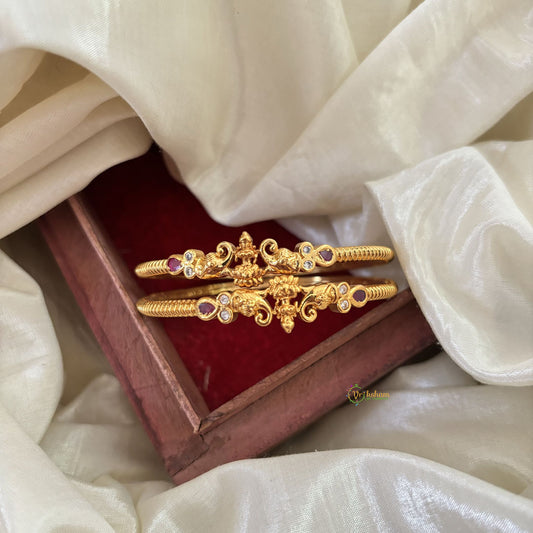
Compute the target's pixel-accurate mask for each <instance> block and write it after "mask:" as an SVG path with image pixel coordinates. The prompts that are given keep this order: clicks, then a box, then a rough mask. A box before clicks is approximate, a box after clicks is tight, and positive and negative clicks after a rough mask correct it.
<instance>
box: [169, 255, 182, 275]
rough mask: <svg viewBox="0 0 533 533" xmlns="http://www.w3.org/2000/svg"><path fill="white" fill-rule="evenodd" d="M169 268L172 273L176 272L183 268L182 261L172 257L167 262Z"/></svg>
mask: <svg viewBox="0 0 533 533" xmlns="http://www.w3.org/2000/svg"><path fill="white" fill-rule="evenodd" d="M167 266H168V268H169V269H170V270H171V272H176V270H179V269H180V268H181V261H180V260H179V259H176V258H175V257H171V258H170V259H169V260H168V262H167Z"/></svg>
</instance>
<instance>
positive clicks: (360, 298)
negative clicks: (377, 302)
mask: <svg viewBox="0 0 533 533" xmlns="http://www.w3.org/2000/svg"><path fill="white" fill-rule="evenodd" d="M365 298H366V292H365V291H364V290H363V289H358V290H356V291H355V292H354V293H353V299H354V300H355V301H356V302H364V301H365Z"/></svg>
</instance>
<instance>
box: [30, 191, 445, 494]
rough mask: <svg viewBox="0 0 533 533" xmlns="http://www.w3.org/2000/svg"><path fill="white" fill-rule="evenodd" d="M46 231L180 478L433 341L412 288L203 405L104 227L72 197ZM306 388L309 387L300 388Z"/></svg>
mask: <svg viewBox="0 0 533 533" xmlns="http://www.w3.org/2000/svg"><path fill="white" fill-rule="evenodd" d="M40 226H41V229H42V231H43V233H44V236H45V238H46V240H47V242H48V244H49V246H50V247H51V249H52V252H53V254H54V256H55V257H56V260H57V262H58V264H59V266H60V268H61V270H62V271H63V274H64V275H65V278H66V280H67V282H68V284H69V286H70V288H71V289H72V291H73V293H74V296H75V297H76V299H77V301H78V303H79V304H80V306H81V308H82V310H83V312H84V314H85V316H86V318H87V320H88V322H89V325H90V326H91V328H92V330H93V331H94V333H95V335H96V337H97V339H98V341H99V342H100V344H101V346H102V348H103V350H104V352H105V354H106V356H107V357H108V359H109V361H110V363H111V365H112V367H113V369H114V371H115V373H116V375H117V377H118V379H119V380H120V382H121V383H122V386H123V387H124V389H125V391H126V393H127V395H128V397H129V399H130V401H131V403H132V404H133V406H134V408H135V410H136V412H137V414H138V416H139V417H140V419H141V421H142V423H143V425H144V427H145V428H146V431H147V432H148V435H149V437H150V439H151V440H152V442H153V444H154V446H155V448H156V449H157V451H158V452H159V454H160V455H161V457H162V458H163V460H164V463H165V466H166V469H167V471H168V472H169V474H170V476H171V477H172V478H173V479H174V481H175V482H176V483H177V484H179V483H182V482H184V481H187V480H189V479H192V478H194V477H196V476H197V475H199V474H201V473H203V472H205V471H207V470H209V469H211V468H213V467H215V466H218V465H220V464H223V463H227V462H229V461H233V460H237V459H244V458H250V457H256V456H258V455H260V454H262V453H264V452H266V451H267V450H269V449H271V448H273V447H274V446H276V445H277V444H279V443H280V442H282V441H283V440H284V439H286V438H287V437H289V436H291V435H292V434H294V433H295V432H297V431H299V430H301V429H303V428H304V427H305V426H307V425H309V424H310V423H311V422H313V421H315V420H316V419H318V418H319V417H320V416H322V415H323V414H325V413H326V412H328V411H329V410H331V409H333V408H334V407H336V406H338V405H340V404H341V403H343V402H344V401H346V397H345V392H346V390H345V389H346V386H347V384H349V383H352V382H353V383H355V382H357V383H358V384H359V385H360V386H361V387H367V386H368V385H370V384H371V383H373V382H375V381H376V380H377V379H379V378H381V377H382V376H384V375H385V374H387V373H388V372H390V371H391V370H392V369H394V368H395V367H397V366H399V365H401V364H402V363H404V362H406V361H408V360H409V359H411V358H412V357H413V356H415V355H417V354H419V353H420V352H423V351H424V350H425V349H427V348H429V347H431V346H432V345H434V343H435V342H436V340H435V337H434V335H433V333H432V331H431V329H430V327H429V325H428V324H427V322H426V320H425V319H424V317H423V315H422V313H421V312H420V309H419V308H418V306H417V304H416V302H415V300H414V298H413V296H412V294H411V292H410V291H403V292H402V293H400V294H399V295H398V296H397V297H395V298H393V299H392V300H389V301H387V302H385V303H383V304H382V305H380V306H378V307H376V308H375V309H372V310H371V311H369V312H368V313H367V314H365V315H364V316H363V317H362V318H360V319H359V320H357V321H355V322H354V323H352V324H350V325H348V326H347V327H345V328H344V329H342V330H341V331H339V332H337V333H335V334H334V335H332V336H331V337H329V338H328V339H326V340H325V341H323V342H321V343H320V344H318V345H317V346H315V347H314V348H312V349H311V350H309V351H308V352H306V353H305V354H303V355H302V356H300V357H299V358H298V359H296V360H294V361H292V362H291V363H289V364H288V365H286V366H284V367H283V368H281V369H279V370H278V371H276V372H274V373H273V374H271V375H270V376H268V377H267V378H265V379H263V380H261V381H260V382H258V383H256V384H255V385H253V386H252V387H250V388H249V389H247V390H245V391H244V392H242V393H241V394H239V395H237V396H236V397H235V398H233V399H231V400H230V401H228V402H226V403H225V404H223V405H222V406H220V407H219V408H217V409H215V410H213V411H210V410H209V409H208V407H207V405H206V403H205V401H204V399H203V398H202V395H201V393H200V392H199V390H198V388H197V387H196V385H195V384H194V382H193V380H192V378H191V376H190V375H189V372H188V371H187V369H186V368H185V366H184V365H183V363H182V361H181V359H180V358H179V356H178V354H177V353H176V350H175V348H174V346H173V345H172V344H171V342H170V340H169V338H168V336H167V334H166V333H165V331H164V330H163V328H162V326H161V324H160V323H159V322H158V321H157V320H154V319H148V318H145V317H142V316H141V315H140V314H139V313H138V312H137V310H136V308H135V302H136V300H137V299H138V297H140V296H141V294H140V289H139V288H138V287H137V285H136V283H135V281H134V280H133V277H132V275H131V273H130V272H129V271H128V270H127V268H126V266H125V265H124V263H123V261H122V259H121V258H120V257H119V255H118V253H117V252H116V250H115V249H114V248H113V246H112V245H111V243H110V241H109V239H108V238H107V236H106V234H105V231H104V230H103V229H102V228H101V227H100V225H99V223H98V221H97V220H96V219H95V218H94V216H93V215H92V214H91V210H90V208H89V206H88V205H87V203H86V201H85V200H84V198H83V194H77V195H75V196H73V197H71V198H70V199H69V200H67V201H65V202H63V203H62V204H61V205H59V206H58V207H56V208H55V209H53V210H52V211H50V212H49V213H47V214H46V215H45V216H43V217H42V218H41V219H40ZM305 391H312V394H305Z"/></svg>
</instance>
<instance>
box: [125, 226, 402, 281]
mask: <svg viewBox="0 0 533 533" xmlns="http://www.w3.org/2000/svg"><path fill="white" fill-rule="evenodd" d="M259 256H260V257H261V258H262V260H263V262H264V263H265V265H264V266H263V267H259V266H258V265H257V259H258V257H259ZM393 257H394V252H393V251H392V250H391V249H390V248H387V247H386V246H342V247H333V246H329V245H327V244H325V245H322V246H318V247H314V246H313V245H312V244H311V243H309V242H302V243H299V244H298V245H297V246H296V249H295V251H290V250H288V249H287V248H279V247H278V245H277V243H276V241H274V240H273V239H266V240H264V241H263V242H262V243H261V245H260V247H259V249H257V248H256V247H255V246H253V243H252V240H251V238H250V236H249V235H248V234H247V233H246V232H245V233H244V234H243V236H242V237H241V240H240V244H239V246H234V245H233V244H231V243H228V242H223V243H220V244H219V245H218V247H217V251H216V252H211V253H209V254H207V255H206V254H204V253H203V252H202V251H201V250H195V249H190V250H186V251H185V252H184V253H183V254H173V255H171V256H170V257H167V258H166V259H156V260H154V261H146V262H145V263H141V264H140V265H137V267H136V268H135V273H136V274H137V276H139V277H140V278H152V277H165V276H176V275H178V276H185V277H186V278H188V279H192V278H199V279H224V278H226V279H227V278H233V279H235V280H239V279H240V280H241V281H242V282H241V283H239V281H236V283H237V284H238V285H241V286H247V287H249V286H254V285H257V283H256V281H258V280H260V278H262V277H263V276H267V275H271V274H295V275H298V274H309V273H312V272H315V271H321V270H323V269H324V268H330V267H333V266H334V265H339V264H344V266H345V267H346V268H350V267H356V266H370V265H374V264H379V263H388V262H389V261H391V260H392V259H393ZM239 259H241V260H243V259H244V260H246V259H248V264H249V266H250V267H252V268H253V269H254V272H252V273H250V272H243V265H240V269H239V268H238V267H232V263H233V262H234V261H236V260H239ZM243 262H245V261H243ZM247 278H248V279H247ZM249 279H252V280H253V281H250V282H249Z"/></svg>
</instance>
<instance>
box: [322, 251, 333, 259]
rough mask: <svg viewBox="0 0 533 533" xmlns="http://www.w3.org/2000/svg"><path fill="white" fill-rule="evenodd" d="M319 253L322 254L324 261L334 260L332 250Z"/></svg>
mask: <svg viewBox="0 0 533 533" xmlns="http://www.w3.org/2000/svg"><path fill="white" fill-rule="evenodd" d="M318 253H319V254H320V257H322V259H324V261H331V260H332V259H333V252H332V251H331V250H322V251H321V252H318Z"/></svg>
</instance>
